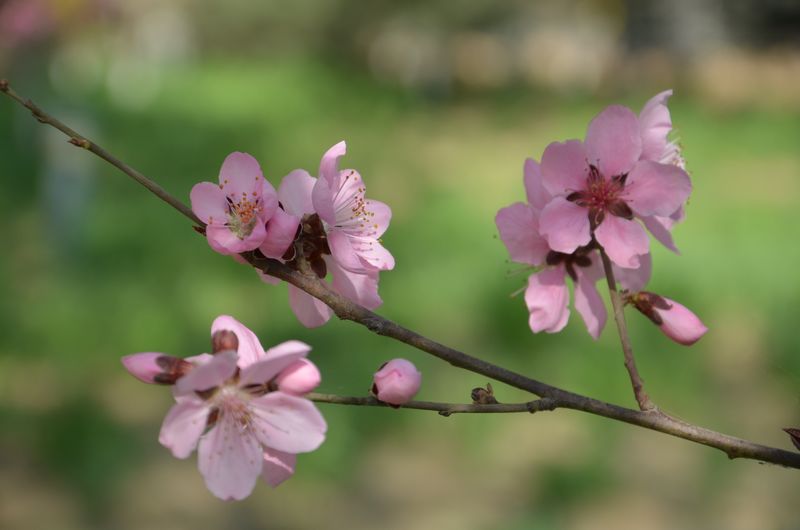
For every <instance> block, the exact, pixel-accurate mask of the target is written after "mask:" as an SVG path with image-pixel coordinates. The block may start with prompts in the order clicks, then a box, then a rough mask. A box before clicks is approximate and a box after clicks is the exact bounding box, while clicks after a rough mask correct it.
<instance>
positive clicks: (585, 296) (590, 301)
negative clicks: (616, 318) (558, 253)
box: [575, 268, 608, 339]
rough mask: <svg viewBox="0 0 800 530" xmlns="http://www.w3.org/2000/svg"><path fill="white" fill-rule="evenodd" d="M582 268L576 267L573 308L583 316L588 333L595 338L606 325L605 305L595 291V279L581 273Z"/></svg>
mask: <svg viewBox="0 0 800 530" xmlns="http://www.w3.org/2000/svg"><path fill="white" fill-rule="evenodd" d="M582 271H583V269H581V268H579V269H578V281H577V282H576V283H575V309H576V310H577V311H578V313H580V315H581V318H583V323H584V324H586V329H587V330H589V335H591V336H592V338H594V339H597V338H598V337H599V336H600V333H601V332H602V331H603V327H605V325H606V318H607V317H608V314H607V312H606V305H605V304H604V303H603V299H602V298H600V293H598V292H597V287H596V286H595V280H594V279H592V278H591V276H590V275H586V274H582V273H581V272H582Z"/></svg>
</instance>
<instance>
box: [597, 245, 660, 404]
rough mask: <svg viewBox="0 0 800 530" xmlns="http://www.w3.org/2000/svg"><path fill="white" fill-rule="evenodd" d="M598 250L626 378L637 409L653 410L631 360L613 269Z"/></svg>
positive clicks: (623, 306) (623, 310)
mask: <svg viewBox="0 0 800 530" xmlns="http://www.w3.org/2000/svg"><path fill="white" fill-rule="evenodd" d="M599 248H600V257H601V258H602V260H603V269H604V270H605V273H606V283H608V294H609V296H610V298H611V306H612V307H613V309H614V321H615V322H616V323H617V332H619V340H620V343H621V344H622V353H623V354H624V355H625V368H626V369H627V370H628V376H629V377H630V378H631V385H632V386H633V395H634V396H635V397H636V402H637V403H638V404H639V409H641V410H644V411H650V410H655V408H656V406H655V405H654V404H653V402H652V401H650V397H649V396H648V395H647V392H645V390H644V382H643V381H642V378H641V376H640V375H639V370H637V369H636V360H635V359H634V358H633V346H631V339H630V337H629V336H628V326H627V324H626V323H625V304H624V303H623V301H622V297H621V296H620V294H619V291H617V281H616V280H615V279H614V269H613V268H612V266H611V260H610V259H608V254H606V251H605V250H604V249H603V247H599Z"/></svg>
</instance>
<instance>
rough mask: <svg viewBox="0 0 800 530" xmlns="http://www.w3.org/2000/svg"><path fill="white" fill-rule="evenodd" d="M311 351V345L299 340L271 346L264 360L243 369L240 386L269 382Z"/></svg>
mask: <svg viewBox="0 0 800 530" xmlns="http://www.w3.org/2000/svg"><path fill="white" fill-rule="evenodd" d="M309 351H311V346H309V345H308V344H305V343H303V342H300V341H299V340H290V341H288V342H284V343H283V344H279V345H278V346H275V347H274V348H270V349H269V351H267V354H266V356H265V358H264V359H263V360H261V361H258V362H256V363H253V364H251V365H250V366H248V367H247V368H245V369H244V370H242V373H241V375H240V377H239V386H241V387H245V386H247V385H253V384H259V385H260V384H265V383H268V382H269V381H270V380H271V379H272V378H273V377H275V376H276V375H278V374H279V373H280V372H281V371H282V370H284V369H285V368H286V367H288V366H289V365H291V364H292V363H294V362H295V361H297V360H298V359H302V358H303V357H305V356H306V355H308V352H309Z"/></svg>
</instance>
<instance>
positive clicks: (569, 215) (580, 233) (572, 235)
mask: <svg viewBox="0 0 800 530" xmlns="http://www.w3.org/2000/svg"><path fill="white" fill-rule="evenodd" d="M539 233H540V234H542V235H543V236H544V237H545V238H546V239H547V244H548V245H550V248H551V249H553V250H555V251H557V252H563V253H564V254H571V253H572V252H574V251H575V249H576V248H578V247H581V246H583V245H588V244H589V241H591V240H592V234H591V229H590V226H589V210H587V209H586V208H583V207H582V206H578V205H577V204H575V203H573V202H569V201H567V200H566V199H564V198H563V197H556V198H554V199H553V200H552V201H550V202H549V203H548V204H547V206H545V208H544V210H542V214H541V216H539Z"/></svg>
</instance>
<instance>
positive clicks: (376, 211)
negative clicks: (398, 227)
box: [366, 199, 392, 238]
mask: <svg viewBox="0 0 800 530" xmlns="http://www.w3.org/2000/svg"><path fill="white" fill-rule="evenodd" d="M366 205H367V206H366V210H367V212H368V215H369V217H370V226H369V234H370V236H371V237H374V238H378V237H381V236H382V235H383V234H384V232H386V229H387V228H389V221H391V220H392V209H391V208H389V205H387V204H384V203H382V202H380V201H373V200H372V199H367V201H366Z"/></svg>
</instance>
